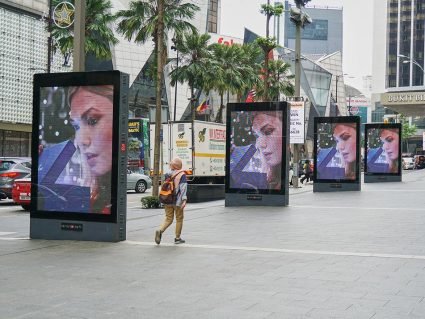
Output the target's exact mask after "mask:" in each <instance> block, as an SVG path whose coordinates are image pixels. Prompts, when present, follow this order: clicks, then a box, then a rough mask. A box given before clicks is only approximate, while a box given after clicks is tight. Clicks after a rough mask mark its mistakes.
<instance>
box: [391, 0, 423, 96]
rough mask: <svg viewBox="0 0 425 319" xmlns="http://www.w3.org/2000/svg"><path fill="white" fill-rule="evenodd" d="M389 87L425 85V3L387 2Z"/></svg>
mask: <svg viewBox="0 0 425 319" xmlns="http://www.w3.org/2000/svg"><path fill="white" fill-rule="evenodd" d="M387 21H388V22H387V24H388V28H387V39H388V41H387V43H388V47H387V56H388V60H387V83H386V84H387V87H389V88H394V87H409V86H422V85H423V84H424V69H423V68H424V30H425V0H388V17H387Z"/></svg>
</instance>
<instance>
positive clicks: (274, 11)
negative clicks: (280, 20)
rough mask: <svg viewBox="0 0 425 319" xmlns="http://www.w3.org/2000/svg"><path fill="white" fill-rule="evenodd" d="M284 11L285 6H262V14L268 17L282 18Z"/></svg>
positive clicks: (279, 4)
mask: <svg viewBox="0 0 425 319" xmlns="http://www.w3.org/2000/svg"><path fill="white" fill-rule="evenodd" d="M283 11H284V8H283V4H281V3H278V4H276V5H271V4H262V5H261V11H260V12H261V13H262V14H265V15H266V16H268V17H271V16H280V15H281V14H282V13H283Z"/></svg>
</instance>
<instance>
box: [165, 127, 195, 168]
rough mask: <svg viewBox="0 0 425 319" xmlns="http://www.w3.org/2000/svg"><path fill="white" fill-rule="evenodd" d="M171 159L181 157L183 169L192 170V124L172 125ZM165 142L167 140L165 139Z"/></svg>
mask: <svg viewBox="0 0 425 319" xmlns="http://www.w3.org/2000/svg"><path fill="white" fill-rule="evenodd" d="M169 125H170V126H171V141H170V144H171V147H172V148H171V158H170V161H171V160H172V159H173V158H174V157H180V159H181V160H182V163H183V169H192V124H191V123H171V124H169ZM164 141H165V139H164Z"/></svg>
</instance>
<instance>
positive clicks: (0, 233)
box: [0, 231, 16, 236]
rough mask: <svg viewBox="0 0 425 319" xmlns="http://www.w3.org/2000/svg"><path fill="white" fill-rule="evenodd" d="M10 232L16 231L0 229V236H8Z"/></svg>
mask: <svg viewBox="0 0 425 319" xmlns="http://www.w3.org/2000/svg"><path fill="white" fill-rule="evenodd" d="M12 234H16V232H7V231H0V236H8V235H12Z"/></svg>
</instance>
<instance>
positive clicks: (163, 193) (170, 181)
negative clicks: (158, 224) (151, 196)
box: [159, 172, 184, 205]
mask: <svg viewBox="0 0 425 319" xmlns="http://www.w3.org/2000/svg"><path fill="white" fill-rule="evenodd" d="M180 173H184V172H178V173H177V174H175V175H174V176H170V177H168V178H167V179H166V180H165V181H164V183H162V185H161V190H160V191H159V201H160V202H161V203H162V204H165V205H173V204H175V203H176V195H177V194H176V193H175V191H174V190H175V188H174V179H175V178H176V177H177V175H179V174H180Z"/></svg>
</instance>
